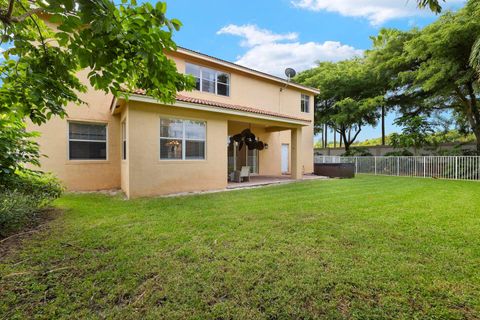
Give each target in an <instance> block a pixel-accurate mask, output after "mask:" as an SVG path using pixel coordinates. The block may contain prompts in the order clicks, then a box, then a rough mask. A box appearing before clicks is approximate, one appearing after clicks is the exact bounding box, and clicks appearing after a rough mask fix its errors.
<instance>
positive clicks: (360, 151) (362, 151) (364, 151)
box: [342, 147, 373, 157]
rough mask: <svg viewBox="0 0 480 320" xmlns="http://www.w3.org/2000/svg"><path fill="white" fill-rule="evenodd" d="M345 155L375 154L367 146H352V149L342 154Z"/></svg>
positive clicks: (369, 155)
mask: <svg viewBox="0 0 480 320" xmlns="http://www.w3.org/2000/svg"><path fill="white" fill-rule="evenodd" d="M342 156H343V157H371V156H373V154H371V153H370V151H368V148H365V147H352V148H350V150H348V151H347V152H345V153H344V154H342Z"/></svg>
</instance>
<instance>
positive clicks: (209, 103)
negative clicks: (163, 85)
mask: <svg viewBox="0 0 480 320" xmlns="http://www.w3.org/2000/svg"><path fill="white" fill-rule="evenodd" d="M132 93H133V94H136V95H143V96H146V92H145V90H143V89H137V90H134V91H133V92H132ZM176 99H177V101H179V102H186V103H192V104H199V105H204V106H210V107H216V108H223V109H228V110H235V111H243V112H248V113H253V114H260V115H265V116H272V117H278V118H284V119H291V120H297V121H298V120H300V121H303V122H307V123H308V122H311V120H308V119H305V118H300V117H295V116H291V115H288V114H282V113H278V112H274V111H268V110H263V109H259V108H253V107H248V106H242V105H238V104H230V103H223V102H218V101H212V100H205V99H198V98H192V97H187V96H185V95H182V94H177V97H176Z"/></svg>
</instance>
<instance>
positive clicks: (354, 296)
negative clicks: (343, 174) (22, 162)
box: [0, 176, 480, 319]
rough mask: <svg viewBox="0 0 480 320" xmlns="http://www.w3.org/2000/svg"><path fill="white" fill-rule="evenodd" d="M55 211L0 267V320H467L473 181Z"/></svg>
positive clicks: (380, 183)
mask: <svg viewBox="0 0 480 320" xmlns="http://www.w3.org/2000/svg"><path fill="white" fill-rule="evenodd" d="M56 205H57V206H58V207H60V208H63V209H64V213H63V214H62V215H61V216H59V218H57V219H56V220H54V221H52V222H51V227H50V228H49V229H48V231H41V232H39V233H35V234H34V235H33V236H32V237H30V238H28V239H25V241H24V242H23V243H22V246H21V247H20V248H19V249H17V250H15V251H14V252H10V253H9V254H8V255H7V256H6V257H4V258H3V259H2V260H1V261H0V315H3V317H4V318H8V319H29V318H33V317H35V318H44V319H52V318H72V317H75V318H112V319H113V318H115V319H139V318H150V319H206V318H207V319H257V318H258V319H265V318H267V319H292V318H297V319H299V318H305V319H311V318H333V319H343V318H348V319H373V318H382V319H384V318H392V319H402V318H403V319H414V318H437V319H446V318H451V319H474V318H478V317H479V315H480V268H479V265H480V237H479V235H480V183H475V182H458V181H441V180H423V179H414V178H397V177H372V176H360V177H359V178H356V179H354V180H328V181H306V182H302V183H296V184H289V185H281V186H274V187H267V188H261V189H250V190H243V191H232V192H225V193H217V194H205V195H198V196H188V197H177V198H157V199H138V200H132V201H125V200H122V199H121V198H119V197H116V198H115V197H114V198H112V197H108V196H104V195H98V194H82V195H73V194H69V195H66V196H64V197H63V198H62V199H60V200H59V201H57V203H56Z"/></svg>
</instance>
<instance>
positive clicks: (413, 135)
mask: <svg viewBox="0 0 480 320" xmlns="http://www.w3.org/2000/svg"><path fill="white" fill-rule="evenodd" d="M395 124H396V125H397V126H402V133H400V134H398V133H393V134H392V135H391V136H390V141H391V144H392V146H393V147H394V148H396V149H400V148H413V149H414V150H415V154H416V153H417V150H418V149H420V148H421V147H424V146H427V145H429V143H430V141H429V139H428V137H429V136H431V135H432V134H433V133H434V131H433V129H432V126H431V124H430V123H429V122H428V121H427V119H425V118H424V117H420V116H415V117H401V118H399V119H397V120H396V121H395Z"/></svg>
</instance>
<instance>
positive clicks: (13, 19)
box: [10, 8, 43, 23]
mask: <svg viewBox="0 0 480 320" xmlns="http://www.w3.org/2000/svg"><path fill="white" fill-rule="evenodd" d="M42 11H43V9H42V8H35V9H33V10H31V11H29V12H25V13H24V14H21V15H19V16H16V17H11V18H10V21H11V22H15V23H17V22H22V21H23V20H25V19H27V18H28V17H30V16H32V15H34V14H37V13H40V12H42Z"/></svg>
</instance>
